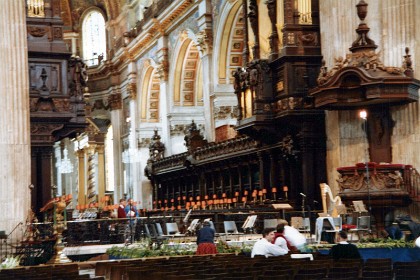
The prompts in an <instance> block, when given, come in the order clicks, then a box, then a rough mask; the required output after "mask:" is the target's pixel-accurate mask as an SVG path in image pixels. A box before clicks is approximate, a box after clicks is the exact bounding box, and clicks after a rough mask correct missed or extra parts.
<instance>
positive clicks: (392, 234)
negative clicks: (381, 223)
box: [385, 223, 403, 239]
mask: <svg viewBox="0 0 420 280" xmlns="http://www.w3.org/2000/svg"><path fill="white" fill-rule="evenodd" d="M385 231H386V233H387V237H388V238H391V239H401V238H402V237H403V233H402V231H401V229H400V227H399V226H398V224H397V223H392V225H391V226H389V227H387V228H386V229H385Z"/></svg>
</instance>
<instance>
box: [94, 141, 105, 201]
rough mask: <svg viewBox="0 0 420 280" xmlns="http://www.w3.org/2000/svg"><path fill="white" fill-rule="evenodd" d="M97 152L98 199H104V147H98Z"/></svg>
mask: <svg viewBox="0 0 420 280" xmlns="http://www.w3.org/2000/svg"><path fill="white" fill-rule="evenodd" d="M96 152H97V153H98V176H97V178H98V197H99V198H102V197H104V195H105V185H106V182H105V176H106V175H105V154H104V145H97V146H96Z"/></svg>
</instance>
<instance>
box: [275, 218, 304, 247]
mask: <svg viewBox="0 0 420 280" xmlns="http://www.w3.org/2000/svg"><path fill="white" fill-rule="evenodd" d="M283 232H284V224H278V225H277V228H276V233H275V234H274V239H273V241H272V243H273V244H276V239H277V238H283V239H284V240H286V244H287V248H288V249H289V251H290V252H292V253H293V252H298V251H299V250H298V249H297V248H296V247H295V246H293V245H292V244H290V242H289V240H287V239H286V237H285V236H284V235H283Z"/></svg>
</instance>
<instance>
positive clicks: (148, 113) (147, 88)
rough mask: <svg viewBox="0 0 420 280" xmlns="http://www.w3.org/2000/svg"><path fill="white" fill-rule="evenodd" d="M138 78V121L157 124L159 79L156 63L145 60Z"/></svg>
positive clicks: (158, 114)
mask: <svg viewBox="0 0 420 280" xmlns="http://www.w3.org/2000/svg"><path fill="white" fill-rule="evenodd" d="M141 69H142V73H141V76H140V83H139V84H140V96H139V98H140V100H138V104H140V110H139V113H140V120H141V122H159V116H160V113H159V103H160V100H159V96H160V79H159V75H158V73H157V71H156V69H157V67H156V63H155V62H154V61H153V60H151V59H147V60H145V61H144V62H143V65H142V67H141Z"/></svg>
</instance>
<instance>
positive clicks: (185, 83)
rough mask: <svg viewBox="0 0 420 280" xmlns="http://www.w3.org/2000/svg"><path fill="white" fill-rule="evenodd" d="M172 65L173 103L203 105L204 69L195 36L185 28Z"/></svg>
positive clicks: (176, 104)
mask: <svg viewBox="0 0 420 280" xmlns="http://www.w3.org/2000/svg"><path fill="white" fill-rule="evenodd" d="M174 53H175V54H177V55H176V56H175V57H174V60H173V63H172V65H174V67H173V68H172V74H173V75H171V77H173V89H174V90H173V104H174V105H175V106H202V105H203V102H202V95H203V91H202V71H201V59H200V55H199V50H198V48H197V45H196V42H195V36H194V35H193V34H192V33H191V32H190V31H187V30H185V31H184V32H182V34H181V35H180V39H179V41H178V44H177V47H176V48H175V52H174Z"/></svg>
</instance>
